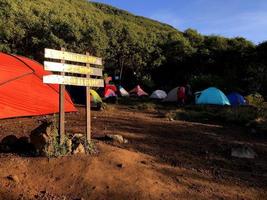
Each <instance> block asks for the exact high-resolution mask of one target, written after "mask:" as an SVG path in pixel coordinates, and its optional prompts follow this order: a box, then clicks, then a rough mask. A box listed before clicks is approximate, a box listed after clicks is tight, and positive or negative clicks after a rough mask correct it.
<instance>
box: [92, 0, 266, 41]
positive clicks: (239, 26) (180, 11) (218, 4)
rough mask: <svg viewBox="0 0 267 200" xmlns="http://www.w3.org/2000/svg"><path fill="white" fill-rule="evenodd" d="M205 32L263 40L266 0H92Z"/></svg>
mask: <svg viewBox="0 0 267 200" xmlns="http://www.w3.org/2000/svg"><path fill="white" fill-rule="evenodd" d="M94 1H96V2H101V3H105V4H109V5H112V6H115V7H117V8H120V9H123V10H127V11H129V12H131V13H133V14H135V15H139V16H144V17H148V18H151V19H154V20H157V21H160V22H164V23H167V24H170V25H172V26H173V27H175V28H177V29H179V30H181V31H183V30H186V29H187V28H193V29H196V30H197V31H198V32H200V33H202V34H205V35H211V34H214V35H221V36H226V37H238V36H240V37H245V38H246V39H249V40H251V41H252V42H254V43H256V44H258V43H260V42H263V41H266V40H267V0H94Z"/></svg>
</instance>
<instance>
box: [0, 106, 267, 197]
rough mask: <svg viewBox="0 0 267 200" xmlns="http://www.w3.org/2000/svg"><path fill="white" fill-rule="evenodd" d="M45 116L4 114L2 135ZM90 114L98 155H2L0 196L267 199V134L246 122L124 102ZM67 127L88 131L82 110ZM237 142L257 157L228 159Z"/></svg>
mask: <svg viewBox="0 0 267 200" xmlns="http://www.w3.org/2000/svg"><path fill="white" fill-rule="evenodd" d="M42 118H43V117H28V118H17V119H7V120H0V141H1V140H2V139H3V138H4V137H5V136H7V135H12V134H13V135H16V136H17V137H20V136H29V133H30V132H31V130H33V129H34V128H36V127H37V126H38V125H39V124H40V121H41V119H42ZM92 119H93V122H92V124H93V137H94V141H95V143H96V146H97V149H98V151H99V152H98V153H97V154H96V155H81V156H67V157H62V158H53V159H48V158H39V157H27V156H21V155H18V154H6V153H0V199H1V200H13V199H21V200H22V199H25V200H28V199H49V200H50V199H55V200H57V199H66V200H69V199H70V200H74V199H84V200H87V199H101V200H106V199H116V200H120V199H153V200H154V199H162V200H167V199H168V200H169V199H170V200H172V199H220V200H222V199H246V200H247V199H267V139H264V138H257V137H255V136H251V135H250V134H249V133H248V132H247V130H246V129H245V128H244V127H236V126H226V125H214V124H213V125H212V124H201V123H192V122H184V121H171V120H169V119H167V118H164V117H162V115H161V114H160V112H159V111H156V110H150V111H142V110H138V109H130V108H129V107H126V106H121V105H112V106H108V109H106V110H104V111H101V112H99V111H98V112H97V111H94V112H93V113H92ZM66 126H67V131H68V132H70V133H84V131H85V111H84V108H79V112H78V113H69V114H67V124H66ZM104 134H120V135H122V136H124V137H125V138H127V139H128V140H129V143H128V144H122V145H119V144H111V143H110V142H106V141H101V140H100V139H99V138H101V137H102V136H103V135H104ZM240 144H241V145H244V144H246V145H248V146H250V147H251V148H253V149H254V150H255V151H256V153H257V155H258V156H257V157H256V158H255V159H252V160H250V159H238V158H233V157H231V148H232V147H235V146H238V145H240ZM10 175H13V176H16V177H17V180H15V181H14V180H10V179H9V178H7V177H8V176H10Z"/></svg>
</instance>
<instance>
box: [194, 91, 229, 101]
mask: <svg viewBox="0 0 267 200" xmlns="http://www.w3.org/2000/svg"><path fill="white" fill-rule="evenodd" d="M196 104H212V105H231V104H230V102H229V100H228V99H227V97H226V96H225V94H224V93H223V92H222V91H221V90H219V89H217V88H215V87H210V88H208V89H206V90H203V91H202V92H197V93H196Z"/></svg>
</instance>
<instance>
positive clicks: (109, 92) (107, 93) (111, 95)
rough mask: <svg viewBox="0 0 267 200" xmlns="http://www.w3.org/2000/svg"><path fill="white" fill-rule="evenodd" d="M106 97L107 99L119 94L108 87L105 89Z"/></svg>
mask: <svg viewBox="0 0 267 200" xmlns="http://www.w3.org/2000/svg"><path fill="white" fill-rule="evenodd" d="M104 97H105V98H106V99H107V98H111V97H117V95H116V93H115V92H114V91H113V90H112V89H107V90H106V91H105V94H104Z"/></svg>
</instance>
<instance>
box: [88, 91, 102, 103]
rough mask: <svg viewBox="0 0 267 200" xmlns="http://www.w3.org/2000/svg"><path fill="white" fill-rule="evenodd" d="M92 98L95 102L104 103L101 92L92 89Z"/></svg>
mask: <svg viewBox="0 0 267 200" xmlns="http://www.w3.org/2000/svg"><path fill="white" fill-rule="evenodd" d="M90 100H91V102H93V103H102V99H101V97H100V96H99V94H98V93H97V92H96V91H95V90H92V89H90Z"/></svg>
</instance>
